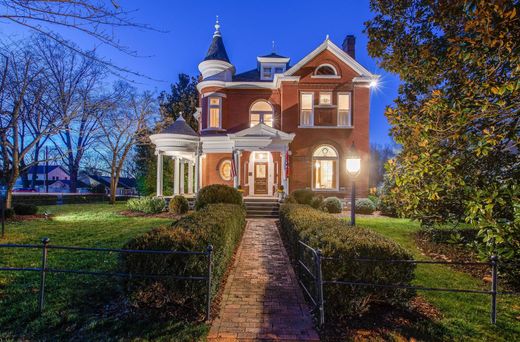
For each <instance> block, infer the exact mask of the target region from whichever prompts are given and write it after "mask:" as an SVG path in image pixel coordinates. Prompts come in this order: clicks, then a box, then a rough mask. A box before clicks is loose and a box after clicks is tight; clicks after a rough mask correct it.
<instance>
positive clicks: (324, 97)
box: [320, 92, 332, 106]
mask: <svg viewBox="0 0 520 342" xmlns="http://www.w3.org/2000/svg"><path fill="white" fill-rule="evenodd" d="M320 105H321V106H331V105H332V93H330V92H324V93H320Z"/></svg>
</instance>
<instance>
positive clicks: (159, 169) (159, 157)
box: [157, 151, 163, 197]
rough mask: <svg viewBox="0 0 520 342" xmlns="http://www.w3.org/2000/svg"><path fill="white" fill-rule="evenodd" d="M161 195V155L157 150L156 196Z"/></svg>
mask: <svg viewBox="0 0 520 342" xmlns="http://www.w3.org/2000/svg"><path fill="white" fill-rule="evenodd" d="M162 195H163V155H162V152H160V151H158V152H157V197H160V196H162Z"/></svg>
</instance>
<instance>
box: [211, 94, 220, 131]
mask: <svg viewBox="0 0 520 342" xmlns="http://www.w3.org/2000/svg"><path fill="white" fill-rule="evenodd" d="M208 109H209V110H208V113H209V114H208V128H221V120H222V118H221V116H222V98H220V97H210V98H209V101H208Z"/></svg>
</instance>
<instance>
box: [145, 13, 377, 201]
mask: <svg viewBox="0 0 520 342" xmlns="http://www.w3.org/2000/svg"><path fill="white" fill-rule="evenodd" d="M354 45H355V38H354V37H353V36H347V37H346V38H345V40H344V42H343V44H342V48H340V47H338V46H337V45H335V44H334V43H333V42H332V41H331V40H330V39H329V37H328V36H327V37H326V39H325V40H324V41H323V42H322V43H321V44H320V45H319V46H318V47H316V48H315V49H314V50H313V51H312V52H310V53H309V54H308V55H307V56H305V57H304V58H303V59H302V60H300V61H298V62H297V63H295V64H292V65H291V61H290V58H289V57H284V56H281V55H278V54H276V53H274V52H273V53H271V54H268V55H265V56H260V57H257V60H256V67H255V68H253V69H252V70H249V71H245V72H241V73H238V72H236V70H235V67H234V66H233V64H232V63H231V60H230V59H229V57H228V55H227V52H226V49H225V47H224V42H223V39H222V34H221V32H220V25H219V23H218V22H217V24H216V25H215V33H214V34H213V40H212V42H211V45H210V47H209V49H208V52H207V55H206V57H205V58H204V60H203V61H202V62H201V63H200V64H199V70H200V72H201V77H200V82H199V83H198V85H197V89H198V90H199V94H200V107H199V108H198V110H197V113H196V114H195V115H196V117H197V119H198V120H199V131H198V132H195V131H193V130H192V129H191V128H190V127H189V126H188V125H187V124H186V122H185V121H184V119H183V118H182V116H181V117H180V118H179V119H178V120H177V121H176V122H174V123H173V124H172V125H171V126H169V127H167V128H166V129H165V130H163V131H162V132H160V133H158V134H154V135H151V136H150V138H151V140H152V142H153V143H154V144H155V146H156V154H157V156H158V158H157V163H158V167H157V195H158V196H162V194H163V179H162V177H163V175H162V170H163V158H164V157H171V158H173V159H174V175H176V176H175V179H174V189H173V190H174V191H173V192H174V194H179V193H181V194H192V193H195V192H196V191H197V189H198V188H199V187H202V186H206V185H209V184H215V183H218V184H227V185H230V186H235V187H238V186H240V187H241V188H242V189H243V190H244V195H245V196H261V197H266V196H267V197H271V196H276V193H277V189H279V188H280V186H283V189H284V192H286V193H290V192H292V191H294V190H296V189H312V190H313V191H316V192H318V193H322V194H323V196H325V197H327V196H338V197H341V198H345V197H347V196H348V195H349V192H350V184H351V180H350V179H349V176H348V175H347V172H346V154H347V153H348V151H349V148H350V147H351V146H352V144H355V147H356V149H357V151H358V153H359V154H360V156H361V165H362V166H361V172H360V174H359V175H358V176H357V178H356V184H357V189H358V193H359V196H361V197H366V195H367V191H368V170H369V167H368V162H369V155H370V153H369V146H370V144H369V104H370V86H371V85H373V84H374V82H375V81H377V79H378V77H379V76H377V75H373V74H372V73H370V72H369V71H368V70H367V69H365V68H364V67H363V66H362V65H360V64H359V63H358V62H357V61H356V60H355V46H354ZM180 175H182V177H180Z"/></svg>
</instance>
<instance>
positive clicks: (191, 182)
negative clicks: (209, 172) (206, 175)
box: [188, 161, 193, 194]
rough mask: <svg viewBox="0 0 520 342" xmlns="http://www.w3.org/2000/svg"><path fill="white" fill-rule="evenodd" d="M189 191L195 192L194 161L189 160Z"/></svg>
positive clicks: (190, 192)
mask: <svg viewBox="0 0 520 342" xmlns="http://www.w3.org/2000/svg"><path fill="white" fill-rule="evenodd" d="M188 193H189V194H192V193H193V162H192V161H189V162H188Z"/></svg>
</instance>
